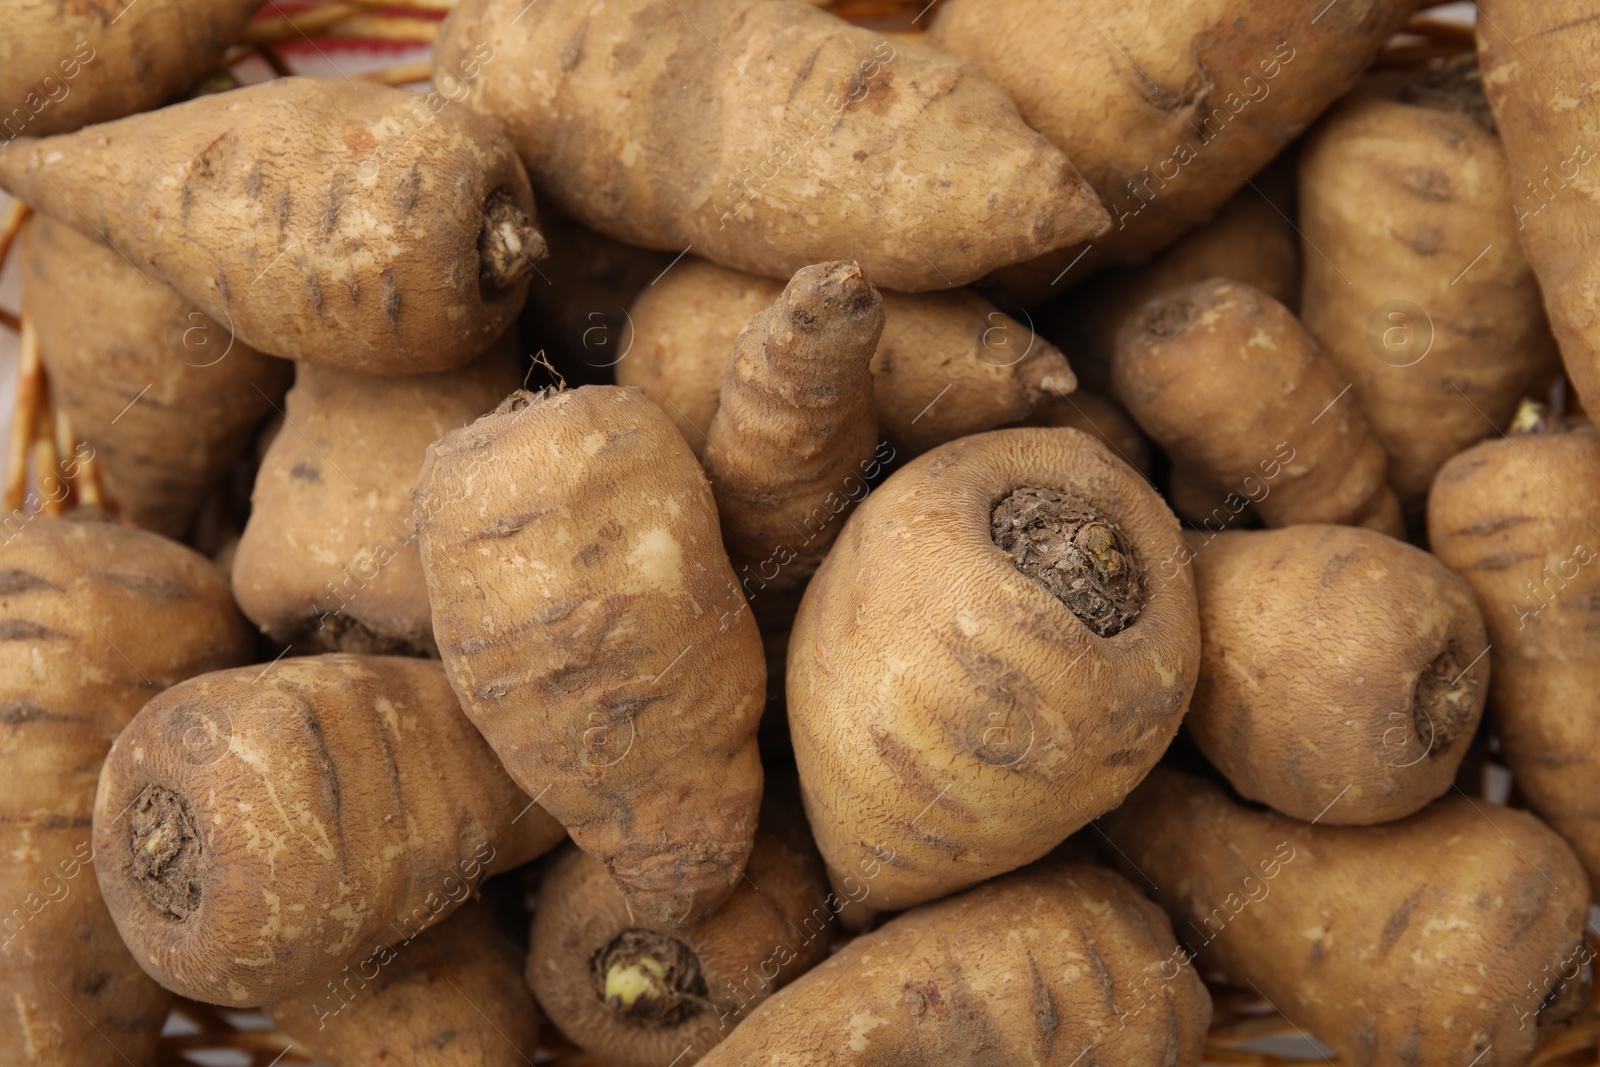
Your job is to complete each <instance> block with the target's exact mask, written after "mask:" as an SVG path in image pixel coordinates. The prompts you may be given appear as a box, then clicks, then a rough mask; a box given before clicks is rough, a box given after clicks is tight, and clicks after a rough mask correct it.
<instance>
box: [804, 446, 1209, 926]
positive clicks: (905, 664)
mask: <svg viewBox="0 0 1600 1067" xmlns="http://www.w3.org/2000/svg"><path fill="white" fill-rule="evenodd" d="M1181 549H1182V541H1181V540H1180V538H1179V534H1178V524H1177V520H1176V519H1174V518H1173V516H1172V513H1171V512H1170V511H1168V510H1167V508H1166V506H1165V505H1164V504H1162V502H1161V499H1160V498H1159V497H1158V496H1156V494H1155V491H1154V490H1153V489H1151V488H1150V487H1149V485H1148V484H1146V483H1145V482H1144V480H1143V479H1141V478H1140V477H1139V476H1138V475H1137V474H1135V473H1134V472H1133V471H1132V470H1131V469H1130V468H1129V467H1128V466H1127V465H1126V464H1125V463H1123V462H1122V461H1121V460H1119V459H1117V458H1116V457H1114V456H1113V455H1112V454H1111V453H1110V452H1109V451H1108V450H1107V449H1106V448H1104V447H1103V446H1102V445H1101V444H1100V443H1099V442H1098V441H1095V440H1094V439H1093V438H1091V437H1089V436H1087V435H1086V434H1081V433H1078V432H1077V431H1075V430H1055V429H1011V430H996V431H994V432H992V433H987V434H980V435H977V436H975V437H969V438H964V439H963V440H960V441H956V442H953V443H951V444H948V445H944V446H942V447H940V448H937V449H935V450H934V451H932V452H929V453H927V454H925V455H923V456H921V457H919V458H917V459H916V460H914V461H912V462H911V463H909V464H907V465H906V466H905V467H903V468H901V469H900V470H899V471H897V472H896V473H895V474H893V475H892V476H890V478H889V480H888V481H886V482H885V483H884V484H883V485H881V486H880V487H878V488H877V489H876V490H874V491H873V493H872V495H871V496H869V497H868V498H867V499H866V500H865V501H864V502H863V503H862V505H861V506H860V507H859V508H858V509H857V510H856V513H855V514H854V515H853V516H852V517H851V519H850V521H849V522H848V523H847V524H846V526H845V529H844V532H843V534H841V536H840V538H839V541H838V543H837V544H836V545H835V546H834V548H833V551H832V552H831V553H829V555H828V558H827V560H826V561H824V563H823V565H822V568H821V569H820V570H819V571H818V572H817V574H816V577H815V578H813V579H812V581H811V584H810V586H809V587H808V588H807V589H806V594H805V598H804V600H803V601H802V603H801V607H800V613H799V616H798V618H797V619H796V620H795V626H794V633H793V636H792V637H791V639H790V645H789V664H788V684H787V690H788V704H789V728H790V732H791V735H792V737H793V740H794V747H795V756H796V759H797V761H798V763H799V767H800V775H801V781H802V783H803V786H804V790H805V799H806V811H807V814H808V815H809V816H810V821H811V827H812V829H813V831H814V832H815V833H816V837H817V843H818V845H819V847H820V848H821V851H822V855H823V858H824V859H825V860H826V861H827V863H828V871H829V877H830V878H831V880H832V882H833V885H834V888H835V890H836V891H838V892H840V893H841V895H844V894H846V892H847V890H848V888H849V884H848V881H847V880H848V879H851V878H853V877H856V876H857V875H859V873H860V872H861V871H862V870H864V869H865V868H866V867H868V866H872V867H877V866H879V865H881V868H882V869H881V873H880V874H879V875H878V876H877V878H876V880H875V881H874V882H873V889H872V901H871V906H872V907H874V908H876V909H878V910H886V911H887V910H894V909H898V908H904V907H908V906H910V905H913V904H917V903H921V902H923V901H927V900H932V899H935V898H937V897H941V896H944V895H946V894H948V893H952V892H954V891H956V890H958V889H962V888H965V887H967V886H969V885H972V884H974V883H976V882H979V881H982V880H984V879H986V878H990V877H993V876H994V875H997V874H1001V873H1003V872H1005V871H1008V870H1012V869H1014V868H1016V867H1020V866H1022V865H1023V864H1026V863H1029V862H1031V861H1033V860H1035V859H1038V858H1039V857H1040V856H1042V855H1044V854H1045V853H1046V852H1048V851H1050V849H1052V848H1054V847H1055V846H1056V845H1057V844H1059V843H1060V842H1061V841H1062V840H1063V839H1065V838H1066V837H1067V836H1068V835H1069V834H1071V833H1072V832H1074V831H1075V830H1078V829H1079V828H1081V827H1083V826H1084V825H1086V824H1087V823H1088V822H1089V820H1091V819H1093V818H1095V817H1097V816H1098V815H1100V814H1102V813H1104V812H1105V811H1107V810H1108V809H1110V808H1113V807H1115V806H1116V805H1117V804H1118V803H1120V802H1121V800H1122V798H1123V797H1124V796H1125V795H1126V794H1127V792H1128V790H1129V789H1131V788H1133V786H1134V785H1135V784H1136V783H1137V782H1138V781H1139V779H1140V778H1142V777H1143V776H1144V774H1145V772H1146V771H1148V770H1149V768H1150V767H1151V766H1152V765H1153V764H1154V763H1155V761H1156V759H1157V758H1158V757H1159V756H1160V755H1161V753H1162V751H1163V750H1165V749H1166V747H1167V745H1168V743H1169V742H1170V741H1171V740H1172V737H1173V735H1174V734H1175V733H1176V732H1177V729H1178V721H1179V719H1180V718H1182V715H1183V711H1184V708H1185V707H1186V706H1187V704H1188V701H1189V695H1190V693H1191V691H1192V690H1193V687H1194V680H1195V673H1196V670H1197V669H1198V666H1199V658H1200V638H1199V633H1198V622H1197V616H1196V607H1195V598H1194V586H1193V580H1192V577H1191V576H1190V575H1189V573H1188V572H1187V570H1180V571H1179V573H1177V574H1176V575H1174V576H1173V577H1172V578H1171V580H1168V581H1160V582H1158V581H1156V580H1155V578H1156V575H1155V568H1156V566H1157V564H1158V563H1159V562H1160V561H1162V560H1164V559H1167V558H1169V557H1170V556H1172V555H1173V554H1174V553H1178V552H1180V551H1181Z"/></svg>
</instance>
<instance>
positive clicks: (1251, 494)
mask: <svg viewBox="0 0 1600 1067" xmlns="http://www.w3.org/2000/svg"><path fill="white" fill-rule="evenodd" d="M1112 375H1113V379H1114V384H1115V387H1116V397H1117V399H1118V400H1120V401H1121V402H1122V404H1123V406H1125V407H1126V408H1127V409H1128V413H1129V414H1131V415H1132V416H1133V417H1134V419H1135V420H1136V421H1137V422H1138V423H1139V425H1140V426H1141V427H1143V429H1144V432H1145V433H1147V434H1149V435H1150V436H1151V437H1152V438H1153V439H1154V440H1155V442H1156V443H1157V444H1159V445H1160V446H1161V447H1162V448H1164V449H1166V451H1167V453H1168V454H1169V455H1172V456H1176V457H1181V458H1182V460H1183V461H1184V463H1185V464H1186V465H1187V466H1188V467H1189V468H1190V469H1191V470H1193V471H1194V472H1195V473H1197V474H1198V475H1200V476H1201V478H1203V479H1204V481H1205V482H1206V483H1207V484H1209V485H1211V486H1214V487H1216V488H1217V489H1219V490H1222V491H1224V492H1227V493H1232V494H1234V495H1235V496H1239V497H1243V498H1245V499H1248V500H1249V501H1250V502H1251V503H1252V504H1254V505H1255V508H1256V511H1257V513H1258V514H1260V516H1261V518H1262V520H1263V521H1264V522H1265V523H1266V524H1267V525H1268V526H1288V525H1290V524H1293V523H1302V522H1331V523H1343V524H1346V525H1352V526H1365V527H1368V528H1369V529H1373V530H1377V531H1379V532H1380V533H1387V534H1390V535H1392V536H1396V537H1398V536H1400V535H1401V534H1402V532H1403V526H1402V523H1401V518H1400V502H1399V500H1398V499H1397V498H1396V497H1395V494H1394V490H1393V489H1391V488H1390V487H1389V483H1388V482H1387V481H1386V480H1385V460H1386V457H1385V456H1384V452H1383V449H1382V447H1380V446H1379V445H1378V443H1377V441H1375V440H1374V439H1373V438H1372V435H1371V433H1370V432H1369V431H1368V429H1367V425H1366V423H1365V421H1363V419H1362V418H1361V413H1360V412H1359V411H1357V410H1356V407H1355V403H1354V401H1353V400H1352V399H1351V397H1350V394H1349V393H1348V392H1346V391H1345V390H1346V388H1347V387H1346V385H1345V383H1344V382H1343V381H1342V380H1341V379H1340V377H1339V373H1338V370H1337V369H1336V368H1335V367H1334V366H1333V364H1331V363H1330V362H1329V361H1328V360H1327V359H1326V358H1325V357H1324V356H1323V355H1322V354H1321V352H1320V351H1319V350H1318V348H1317V343H1316V341H1315V340H1313V339H1312V337H1311V336H1310V335H1309V334H1308V333H1306V331H1305V328H1304V327H1302V326H1301V325H1300V323H1299V322H1298V321H1297V320H1296V319H1295V317H1294V315H1293V314H1292V313H1290V311H1289V309H1288V308H1286V307H1284V306H1283V305H1282V304H1280V303H1278V302H1277V301H1276V300H1274V299H1272V298H1271V297H1270V296H1268V295H1267V294H1266V293H1263V292H1262V291H1261V290H1259V289H1257V288H1255V287H1254V286H1251V285H1246V284H1244V283H1242V282H1232V281H1228V280H1227V279H1224V278H1211V279H1208V280H1207V281H1203V282H1198V283H1196V284H1194V285H1191V286H1186V287H1184V288H1182V289H1175V290H1169V291H1168V292H1167V293H1165V294H1163V295H1162V296H1160V297H1158V298H1156V299H1155V300H1152V301H1151V302H1150V303H1148V304H1146V305H1145V306H1144V307H1143V308H1141V309H1140V310H1139V312H1138V313H1137V314H1135V315H1134V316H1133V317H1131V318H1129V319H1128V320H1127V321H1126V322H1124V323H1123V326H1122V329H1121V330H1120V331H1119V332H1118V334H1117V351H1116V356H1115V359H1114V361H1113V364H1112Z"/></svg>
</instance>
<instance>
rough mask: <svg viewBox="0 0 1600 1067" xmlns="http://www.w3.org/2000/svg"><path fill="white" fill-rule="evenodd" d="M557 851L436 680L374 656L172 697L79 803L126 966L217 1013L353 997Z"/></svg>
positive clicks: (144, 716) (300, 663) (166, 696)
mask: <svg viewBox="0 0 1600 1067" xmlns="http://www.w3.org/2000/svg"><path fill="white" fill-rule="evenodd" d="M197 738H198V740H196V739H197ZM561 836H562V834H561V827H560V826H559V825H558V824H557V823H556V822H555V820H553V819H551V818H550V817H549V816H548V815H547V814H545V812H544V811H542V810H541V809H540V808H539V807H538V805H536V804H534V803H533V802H532V801H531V800H530V799H529V798H528V797H527V796H526V795H525V794H523V793H522V792H521V791H520V790H518V789H517V787H516V785H515V784H514V783H513V782H512V781H511V779H510V778H509V777H508V776H507V775H506V773H505V771H504V770H503V769H502V768H501V766H500V763H499V761H498V760H496V759H495V756H494V753H493V751H491V750H490V748H489V746H488V744H487V743H485V742H484V740H483V739H482V738H481V737H480V736H479V735H478V733H477V731H476V730H474V729H473V728H472V724H471V723H470V722H468V721H467V718H466V717H465V716H464V715H462V714H461V708H460V706H459V705H458V704H457V703H456V699H455V696H454V694H453V693H451V691H450V686H449V683H448V682H447V681H446V680H445V676H444V670H443V668H441V667H440V666H439V664H437V663H431V662H428V661H426V660H417V659H402V658H398V657H388V656H354V655H330V656H311V657H305V658H299V659H295V658H290V659H285V660H282V661H280V662H278V663H277V664H276V665H273V666H270V669H268V668H263V667H259V666H257V667H245V668H242V669H239V670H231V671H218V672H216V673H214V674H207V675H202V676H201V677H199V678H195V679H193V680H191V681H188V682H184V683H182V684H181V685H177V686H174V687H173V688H171V689H169V690H167V691H166V692H165V693H162V694H161V695H160V696H159V697H157V698H156V699H154V700H152V701H151V702H150V703H149V704H147V705H145V707H144V710H143V711H141V712H140V713H139V714H138V716H137V717H135V719H134V720H133V722H132V724H131V725H129V727H128V728H127V729H126V730H124V731H123V733H122V736H121V737H119V738H118V739H117V743H116V744H115V745H114V746H113V747H112V749H111V754H110V755H109V756H108V757H107V758H106V764H105V769H104V771H103V772H102V773H101V776H100V790H99V793H98V795H97V796H96V798H95V826H94V845H95V873H96V874H97V875H98V876H99V880H100V888H101V891H102V892H103V893H105V897H106V904H107V905H108V906H109V908H110V909H111V915H112V917H113V918H114V919H115V920H116V922H117V929H118V930H119V931H120V932H121V934H122V938H123V940H124V941H125V942H127V944H128V947H129V948H130V949H131V950H132V951H133V954H134V957H135V958H136V959H137V960H138V961H139V965H140V966H141V967H143V968H144V969H145V971H146V972H147V973H149V974H150V976H151V977H153V978H155V979H156V980H157V981H159V982H161V984H162V985H164V986H166V987H167V988H168V989H171V990H172V991H173V992H176V993H179V994H181V995H183V996H186V997H190V998H191V999H194V1000H200V1001H206V1002H209V1003H213V1004H222V1005H227V1006H230V1007H250V1006H255V1005H261V1004H271V1003H274V1002H278V1001H283V1000H285V999H287V998H289V997H292V996H297V995H300V994H302V993H304V992H305V991H306V990H308V989H313V988H315V989H322V988H324V986H326V987H327V988H329V989H330V991H331V990H332V989H333V988H334V987H335V986H337V987H339V988H352V987H353V984H357V983H360V982H361V981H362V980H363V978H364V977H366V976H368V975H370V971H371V968H372V966H374V964H375V963H376V961H378V960H380V959H382V958H383V956H384V954H385V953H387V952H389V951H390V947H391V946H393V945H395V944H397V943H398V942H400V941H405V940H409V939H410V938H412V937H414V936H416V934H418V933H420V932H421V930H422V929H423V928H424V927H426V926H428V925H429V924H430V923H432V922H433V921H435V920H437V919H439V918H442V917H443V916H445V915H448V914H449V913H450V912H451V911H453V910H454V909H455V907H456V906H458V905H459V904H460V903H461V902H462V901H463V900H465V899H466V898H467V896H468V895H469V894H470V893H471V892H472V891H473V890H474V889H475V887H476V886H477V884H478V882H479V881H480V880H481V879H482V878H484V877H486V876H487V875H489V874H493V873H496V872H498V871H503V870H508V869H510V868H512V867H516V866H518V865H520V864H523V863H526V862H527V861H528V860H530V859H533V858H534V857H535V856H538V855H541V854H542V853H544V852H547V851H549V850H550V849H551V848H552V847H554V845H555V844H556V842H557V841H559V840H560V839H561ZM363 968H366V970H363Z"/></svg>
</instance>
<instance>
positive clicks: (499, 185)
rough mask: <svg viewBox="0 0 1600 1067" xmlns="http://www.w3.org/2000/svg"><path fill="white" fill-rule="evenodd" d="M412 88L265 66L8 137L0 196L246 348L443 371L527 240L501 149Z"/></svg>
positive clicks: (477, 337) (488, 335)
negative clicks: (186, 304)
mask: <svg viewBox="0 0 1600 1067" xmlns="http://www.w3.org/2000/svg"><path fill="white" fill-rule="evenodd" d="M429 100H430V98H424V97H419V96H417V95H416V94H414V93H408V92H406V91H404V90H402V89H393V88H389V87H388V86H382V85H375V84H373V83H370V82H361V83H353V82H350V81H348V80H339V79H324V78H279V79H276V80H274V81H270V82H265V83H262V84H260V85H253V86H249V87H247V88H244V89H236V90H234V91H232V92H227V93H218V94H215V95H210V96H202V97H199V98H197V99H195V100H191V101H188V102H186V103H183V104H176V105H174V106H172V107H169V108H164V109H162V110H161V111H158V112H154V113H151V114H148V115H135V116H133V117H132V118H127V119H122V120H120V121H118V122H115V123H105V124H103V125H100V126H96V127H95V128H94V129H92V130H84V131H82V132H79V133H74V134H62V135H60V136H57V137H52V138H45V139H42V140H40V139H35V138H28V137H23V138H18V139H17V140H15V141H12V142H11V143H9V144H7V145H5V146H4V147H3V148H0V188H4V189H6V190H7V191H8V192H10V193H12V194H13V195H15V196H17V197H18V198H19V199H21V200H23V201H26V202H27V203H29V204H32V205H33V206H34V208H36V209H37V210H39V211H40V212H42V213H44V214H46V215H49V216H51V217H53V218H55V219H56V220H57V221H60V222H64V223H66V224H68V225H70V226H72V227H73V228H75V229H78V230H79V231H80V232H82V233H83V234H84V235H85V236H89V237H100V238H103V239H105V240H107V241H109V243H110V244H111V245H112V246H113V247H115V248H116V249H118V250H119V251H120V252H122V254H123V255H125V256H126V257H127V258H128V259H129V261H130V262H132V263H133V264H134V265H135V266H137V267H138V268H139V269H140V270H143V271H144V272H145V273H147V274H148V275H150V276H151V277H152V278H156V279H159V280H161V281H164V282H166V283H167V284H168V285H170V286H171V287H172V288H174V289H176V290H177V291H178V292H179V293H181V294H182V295H183V296H184V297H185V298H186V299H188V300H191V301H193V302H194V303H195V305H196V306H197V307H198V308H199V309H200V310H201V311H202V312H204V313H205V314H206V315H208V316H209V317H210V318H212V319H213V320H215V321H216V322H218V323H220V324H221V325H223V326H224V327H227V328H228V329H230V330H232V331H233V332H234V333H236V334H237V335H238V337H239V339H240V340H242V341H244V342H245V343H246V344H249V345H252V346H254V347H255V348H258V349H260V350H261V351H263V352H268V353H271V354H272V355H276V356H283V357H285V358H288V359H293V360H297V361H301V362H308V363H320V364H324V365H327V366H333V367H342V368H346V369H350V370H360V371H363V372H365V373H369V374H420V373H425V372H428V371H439V370H448V369H450V368H452V367H458V366H461V365H462V364H464V363H467V362H469V361H471V360H472V358H473V357H475V356H477V355H479V354H480V353H482V352H483V351H484V350H485V349H487V348H488V347H489V344H490V343H491V342H492V341H493V340H494V339H495V338H496V337H498V336H499V335H500V334H501V333H502V332H503V331H504V330H505V328H506V327H507V326H509V325H510V324H511V322H512V320H513V319H515V317H516V314H517V311H518V309H520V308H521V307H522V301H523V297H524V295H525V294H526V292H527V280H526V274H527V273H528V272H529V271H531V270H532V268H533V261H534V260H536V259H538V258H539V257H540V256H542V255H543V249H544V240H543V238H542V237H540V236H539V232H538V230H537V229H535V228H534V225H533V197H532V194H531V193H530V191H529V188H528V183H527V175H526V174H524V173H523V171H522V167H521V165H520V164H519V163H518V162H517V160H516V157H515V155H514V154H513V153H512V151H511V147H510V145H509V144H508V143H507V142H506V141H505V139H504V138H503V137H502V136H501V135H500V134H499V133H498V132H497V131H496V130H495V129H494V127H493V126H491V125H490V124H489V123H488V121H487V120H485V119H482V118H480V117H478V116H476V115H474V114H473V113H471V112H469V111H468V110H467V109H466V108H464V107H444V108H442V109H441V110H437V111H435V110H434V109H432V108H431V107H430V106H429ZM269 148H270V149H271V150H268V149H269Z"/></svg>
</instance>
